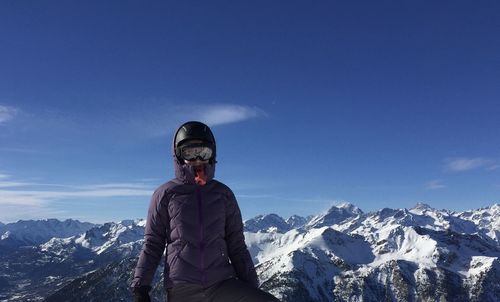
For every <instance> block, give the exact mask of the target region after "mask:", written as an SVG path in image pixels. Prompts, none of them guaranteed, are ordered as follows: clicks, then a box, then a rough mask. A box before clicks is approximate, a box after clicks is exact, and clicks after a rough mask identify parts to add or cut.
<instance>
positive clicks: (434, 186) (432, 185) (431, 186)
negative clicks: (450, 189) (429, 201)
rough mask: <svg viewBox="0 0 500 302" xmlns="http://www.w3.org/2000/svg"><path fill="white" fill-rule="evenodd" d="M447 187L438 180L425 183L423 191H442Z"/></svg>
mask: <svg viewBox="0 0 500 302" xmlns="http://www.w3.org/2000/svg"><path fill="white" fill-rule="evenodd" d="M446 187H447V186H446V185H444V184H443V183H442V180H440V179H435V180H431V181H429V182H427V183H426V184H425V189H427V190H439V189H444V188H446Z"/></svg>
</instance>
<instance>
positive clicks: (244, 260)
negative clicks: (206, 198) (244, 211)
mask: <svg viewBox="0 0 500 302" xmlns="http://www.w3.org/2000/svg"><path fill="white" fill-rule="evenodd" d="M226 242H227V247H228V254H229V259H230V260H231V264H232V265H233V267H234V269H235V271H236V275H237V277H238V279H240V280H242V281H245V282H248V283H250V284H252V285H253V286H255V287H258V286H259V281H258V279H257V273H256V272H255V267H254V264H253V261H252V258H251V257H250V253H249V252H248V249H247V246H246V244H245V236H244V235H243V221H242V219H241V212H240V208H239V207H238V203H237V201H236V197H235V196H234V194H233V192H231V191H229V196H228V200H227V203H226Z"/></svg>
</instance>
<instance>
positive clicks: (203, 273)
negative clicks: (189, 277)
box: [196, 188, 205, 284]
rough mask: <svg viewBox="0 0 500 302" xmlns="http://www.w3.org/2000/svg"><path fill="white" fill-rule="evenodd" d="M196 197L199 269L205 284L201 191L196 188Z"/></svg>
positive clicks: (202, 281)
mask: <svg viewBox="0 0 500 302" xmlns="http://www.w3.org/2000/svg"><path fill="white" fill-rule="evenodd" d="M196 195H197V197H198V223H199V226H200V229H199V233H200V267H201V283H202V284H205V257H203V253H204V252H205V243H204V242H203V215H202V211H201V191H200V188H196Z"/></svg>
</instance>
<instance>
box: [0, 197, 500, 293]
mask: <svg viewBox="0 0 500 302" xmlns="http://www.w3.org/2000/svg"><path fill="white" fill-rule="evenodd" d="M498 210H499V206H498V204H493V205H492V206H490V207H484V208H480V209H477V210H468V211H463V212H454V211H449V210H436V209H434V208H432V207H431V206H429V205H426V204H423V203H421V204H417V205H415V206H414V207H412V208H410V209H404V208H403V209H389V208H384V209H380V210H378V211H374V212H370V213H364V212H362V211H361V210H360V209H358V208H357V207H355V206H354V205H352V204H340V205H336V206H332V207H331V208H330V209H329V210H328V211H326V212H325V213H321V214H318V215H316V216H314V217H307V218H306V217H301V216H298V215H293V216H291V217H289V218H288V219H286V220H285V219H283V218H282V217H280V216H279V215H277V214H268V215H259V216H256V217H255V218H252V219H253V220H251V219H250V220H246V221H245V239H246V243H247V246H248V249H249V251H250V254H251V256H252V259H253V260H254V263H255V265H256V270H257V272H258V276H259V281H260V287H261V288H262V289H264V290H266V291H269V292H271V293H273V294H274V295H275V296H277V297H278V298H279V299H281V300H282V301H287V302H295V301H332V300H333V299H335V301H354V300H352V299H353V297H356V298H355V299H358V300H356V301H360V299H364V301H379V300H380V299H385V298H387V297H389V300H390V301H420V300H432V301H435V300H439V299H448V300H449V299H455V300H456V299H460V300H461V301H497V300H495V298H496V297H498V296H500V288H499V286H500V285H498V284H497V283H498V282H496V280H500V264H499V259H500V243H499V241H498V236H496V235H497V234H498V232H499V231H500V226H499V225H498V223H497V221H499V220H500V211H498ZM47 223H49V222H47ZM51 223H55V222H54V221H51ZM33 225H36V224H33ZM144 225H145V220H143V219H137V220H123V221H121V222H109V223H105V224H100V225H93V227H91V228H90V229H88V230H85V231H84V232H81V233H79V234H75V235H73V236H70V237H65V238H54V237H53V238H50V239H49V240H47V241H46V242H43V243H41V244H34V245H32V246H24V247H22V248H17V249H15V250H14V252H13V253H12V254H10V255H5V254H4V255H1V254H0V271H2V273H0V293H2V294H0V300H2V299H4V300H5V301H21V300H29V299H34V300H39V299H41V298H44V297H45V298H47V301H56V300H57V299H59V300H60V298H61V297H67V298H68V299H69V298H70V297H78V296H81V297H86V298H85V299H84V300H85V301H98V300H93V298H92V297H100V296H103V297H104V296H106V297H110V299H112V300H116V299H118V300H119V299H123V300H128V299H130V297H131V293H130V289H129V288H128V285H127V284H128V283H129V282H130V280H131V274H132V271H133V267H134V265H135V261H136V259H137V256H138V254H139V252H140V249H141V247H142V243H143V233H144ZM6 239H9V237H7V238H6ZM1 241H2V240H0V244H1ZM158 270H159V271H161V270H162V269H161V268H159V269H158ZM111 272H112V273H111ZM161 276H162V275H161V272H158V274H157V278H156V279H155V280H156V281H155V283H154V288H155V290H154V291H153V294H152V297H153V300H155V299H162V297H163V296H162V294H163V293H162V284H161ZM26 280H30V284H31V285H29V286H26V285H23V284H26ZM103 282H106V283H109V284H108V285H109V286H106V285H105V284H102V283H103ZM125 283H127V284H125ZM115 285H116V286H115ZM110 286H111V287H116V292H113V293H110V292H109V291H110V288H111V287H110ZM16 297H17V298H16ZM51 299H52V300H51ZM71 299H73V298H71ZM75 299H76V298H75ZM73 300H74V299H73ZM74 301H78V299H76V300H74ZM82 301H83V300H82ZM158 301H160V300H158Z"/></svg>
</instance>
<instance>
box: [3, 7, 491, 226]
mask: <svg viewBox="0 0 500 302" xmlns="http://www.w3.org/2000/svg"><path fill="white" fill-rule="evenodd" d="M0 37H1V39H0V221H2V222H11V221H16V220H18V219H37V218H49V217H56V218H77V219H80V220H85V221H92V222H105V221H111V220H113V221H117V220H121V219H126V218H142V217H144V216H145V214H146V209H147V205H148V203H149V198H150V196H151V194H152V192H153V190H154V189H155V188H156V187H157V186H158V185H160V184H161V183H163V182H165V181H167V180H169V179H170V178H171V177H172V176H173V167H172V159H171V139H172V135H173V132H174V130H175V129H176V127H177V126H178V125H179V124H181V123H182V122H184V121H187V120H192V119H195V120H201V121H204V122H206V123H208V124H209V125H211V126H212V128H213V131H214V133H215V136H216V139H217V142H218V155H219V157H218V161H219V164H218V166H217V171H216V178H218V179H219V180H221V181H223V182H225V183H226V184H228V185H229V186H230V187H231V188H232V189H233V191H234V192H235V194H236V196H237V198H238V200H239V203H240V208H241V210H242V213H243V217H244V218H251V217H253V216H255V215H257V214H263V213H277V214H279V215H282V216H284V217H285V218H286V217H288V216H290V215H292V214H299V215H309V214H317V213H320V212H321V211H324V210H326V209H328V208H329V207H330V206H331V205H333V204H336V203H339V202H341V201H348V202H351V203H353V204H355V205H357V206H358V207H360V208H361V209H362V210H364V211H372V210H377V209H380V208H382V207H392V208H402V207H412V206H413V205H414V204H415V203H417V202H426V203H428V204H430V205H431V206H433V207H435V208H439V209H441V208H448V209H452V210H465V209H470V208H478V207H482V206H488V205H491V204H493V203H498V202H500V201H499V200H500V153H499V147H500V140H499V135H498V130H497V129H498V128H499V126H500V119H499V118H498V117H499V116H500V103H499V102H500V39H498V37H500V4H498V2H496V1H480V2H470V1H442V2H439V3H437V2H436V1H418V3H416V2H409V1H220V2H219V1H198V2H190V1H148V2H147V3H146V2H143V1H83V2H82V1H2V2H1V3H0Z"/></svg>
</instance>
